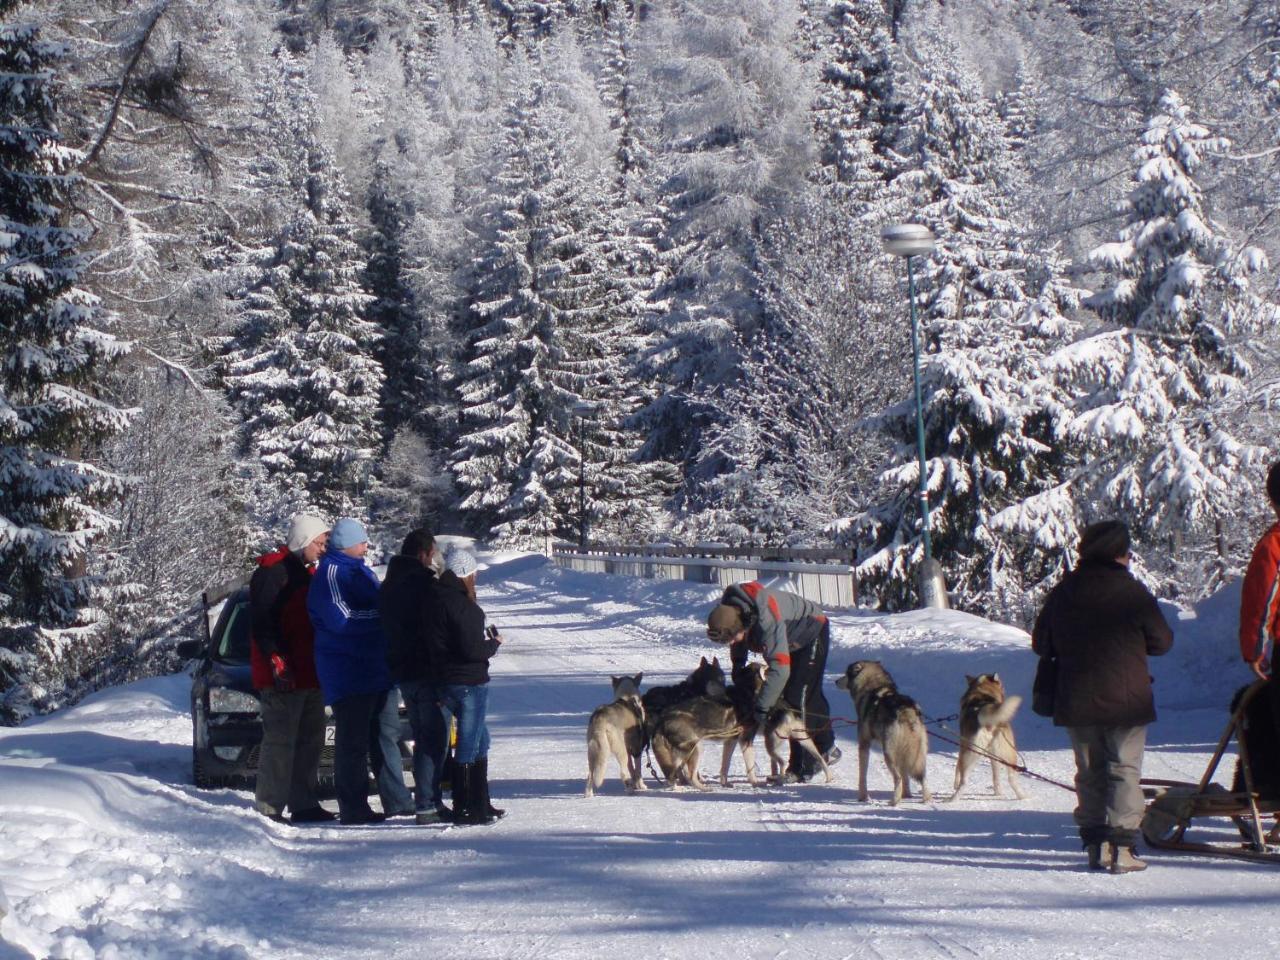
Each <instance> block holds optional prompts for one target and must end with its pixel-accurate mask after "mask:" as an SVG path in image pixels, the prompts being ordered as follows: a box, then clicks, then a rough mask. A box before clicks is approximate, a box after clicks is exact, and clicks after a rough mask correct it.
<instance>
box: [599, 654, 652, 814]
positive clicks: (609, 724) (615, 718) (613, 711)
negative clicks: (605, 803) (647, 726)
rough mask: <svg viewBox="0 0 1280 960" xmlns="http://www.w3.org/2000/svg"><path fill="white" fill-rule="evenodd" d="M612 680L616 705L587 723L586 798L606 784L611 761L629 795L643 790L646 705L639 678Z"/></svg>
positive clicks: (608, 707) (608, 704) (608, 706)
mask: <svg viewBox="0 0 1280 960" xmlns="http://www.w3.org/2000/svg"><path fill="white" fill-rule="evenodd" d="M643 676H644V674H643V673H637V674H636V675H635V676H634V677H612V678H611V681H612V683H613V698H614V699H613V703H606V704H605V705H604V706H602V707H597V708H596V709H595V712H594V713H592V714H591V720H590V721H589V722H588V723H587V790H586V793H587V796H588V797H594V796H595V795H596V791H597V790H599V789H600V786H601V785H602V784H603V783H604V778H605V774H606V773H607V772H608V771H607V768H608V765H609V757H610V755H612V756H613V759H614V760H616V761H617V762H618V772H619V774H620V775H621V776H622V785H623V786H624V787H626V789H627V792H628V793H630V792H632V791H634V790H643V789H645V786H644V778H643V777H642V776H641V774H640V754H641V753H643V752H644V701H643V700H641V698H640V678H641V677H643Z"/></svg>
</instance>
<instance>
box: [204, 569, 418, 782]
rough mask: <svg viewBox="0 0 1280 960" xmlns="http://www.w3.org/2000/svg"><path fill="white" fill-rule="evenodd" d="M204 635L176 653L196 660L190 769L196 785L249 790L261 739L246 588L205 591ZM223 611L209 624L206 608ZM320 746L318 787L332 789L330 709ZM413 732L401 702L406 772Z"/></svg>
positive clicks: (241, 584)
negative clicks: (221, 602) (251, 667)
mask: <svg viewBox="0 0 1280 960" xmlns="http://www.w3.org/2000/svg"><path fill="white" fill-rule="evenodd" d="M203 599H204V605H205V611H206V613H205V627H206V631H207V635H206V637H205V639H204V640H185V641H183V642H182V643H180V644H179V645H178V655H179V656H182V657H186V658H188V659H192V660H195V661H196V664H195V666H194V668H193V669H192V672H191V726H192V743H191V773H192V777H193V779H194V780H195V784H196V786H197V787H203V788H211V787H237V788H241V789H252V788H253V786H254V783H255V782H256V780H257V776H258V749H259V746H260V744H261V743H262V719H261V717H260V714H259V704H258V692H257V691H256V690H254V689H253V682H252V680H251V679H250V675H249V673H250V671H249V587H248V586H247V584H246V583H245V582H244V581H239V582H235V583H231V584H229V585H227V586H225V587H222V588H219V589H218V590H215V591H211V592H209V593H206V594H205V595H204V598H203ZM222 600H225V601H226V602H225V603H223V604H222V610H221V612H220V613H219V614H218V619H217V622H216V623H215V624H214V626H213V629H212V630H209V629H208V623H209V612H210V611H211V610H212V608H213V607H214V606H215V605H216V604H217V603H218V602H219V601H222ZM324 714H325V729H324V749H323V750H322V752H321V754H320V786H321V788H322V790H323V791H324V792H325V793H331V792H332V789H333V731H334V727H333V714H332V713H331V712H330V710H329V708H328V707H325V709H324ZM412 741H413V734H412V733H411V731H410V728H409V722H408V719H407V718H406V716H405V711H404V704H403V703H402V704H401V706H400V754H401V759H402V761H403V762H404V763H405V767H406V772H409V773H411V772H412V764H411V763H410V762H409V759H410V756H411V747H412Z"/></svg>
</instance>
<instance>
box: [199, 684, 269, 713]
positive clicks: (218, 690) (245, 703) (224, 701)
mask: <svg viewBox="0 0 1280 960" xmlns="http://www.w3.org/2000/svg"><path fill="white" fill-rule="evenodd" d="M258 709H259V705H258V698H257V697H255V696H254V695H253V694H252V693H245V692H244V691H243V690H232V689H231V688H230V687H210V688H209V712H210V713H257V712H258Z"/></svg>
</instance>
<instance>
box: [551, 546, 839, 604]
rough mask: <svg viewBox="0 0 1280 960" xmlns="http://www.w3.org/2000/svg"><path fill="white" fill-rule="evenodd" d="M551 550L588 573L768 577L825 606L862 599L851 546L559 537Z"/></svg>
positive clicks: (564, 563) (726, 580)
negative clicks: (582, 542) (698, 543)
mask: <svg viewBox="0 0 1280 960" xmlns="http://www.w3.org/2000/svg"><path fill="white" fill-rule="evenodd" d="M551 556H552V559H553V560H554V561H555V563H556V565H557V566H560V567H564V568H565V569H568V570H579V571H582V572H585V573H612V574H616V575H618V576H623V577H644V578H646V579H649V580H683V581H687V582H690V583H707V584H715V585H716V586H719V587H727V586H728V585H729V584H731V583H742V582H743V581H747V580H762V581H766V582H772V584H773V585H776V586H778V587H780V588H781V589H783V590H790V591H791V592H793V593H798V594H799V595H800V596H802V597H804V598H805V599H806V600H812V601H813V602H814V603H816V604H818V605H820V606H822V607H823V608H840V607H845V608H851V607H854V606H856V605H857V602H858V580H857V576H856V575H855V573H854V569H853V554H852V552H851V551H848V550H836V549H808V548H792V547H753V546H718V545H717V546H693V547H680V546H672V545H671V544H611V543H589V544H587V546H586V547H585V548H580V547H579V546H577V545H576V544H567V543H557V544H553V545H552V548H551Z"/></svg>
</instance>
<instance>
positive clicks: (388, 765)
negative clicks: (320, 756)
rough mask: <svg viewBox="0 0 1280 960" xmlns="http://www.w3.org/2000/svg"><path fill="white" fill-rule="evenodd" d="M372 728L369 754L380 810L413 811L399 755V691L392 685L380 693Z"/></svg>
mask: <svg viewBox="0 0 1280 960" xmlns="http://www.w3.org/2000/svg"><path fill="white" fill-rule="evenodd" d="M381 697H382V699H381V700H380V701H379V703H378V709H377V714H376V716H375V725H374V729H373V730H371V731H370V732H369V756H370V758H371V759H372V760H373V772H374V776H375V777H376V779H377V781H378V797H379V798H380V799H381V800H382V811H383V812H384V813H386V814H388V815H390V814H396V813H412V812H413V809H414V808H413V795H412V794H411V793H409V788H408V787H406V786H405V784H404V761H403V760H401V759H400V691H399V690H398V689H397V688H396V687H392V688H391V689H390V690H388V691H387V692H386V693H383V694H382V695H381Z"/></svg>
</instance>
